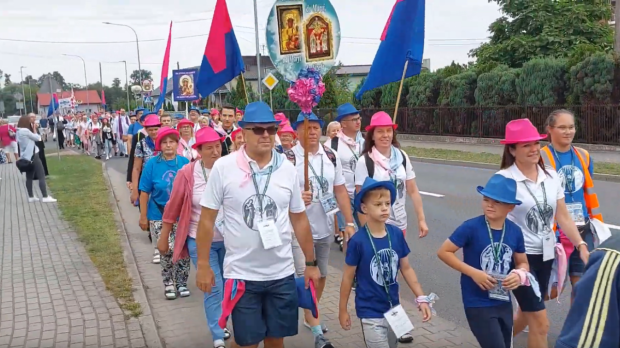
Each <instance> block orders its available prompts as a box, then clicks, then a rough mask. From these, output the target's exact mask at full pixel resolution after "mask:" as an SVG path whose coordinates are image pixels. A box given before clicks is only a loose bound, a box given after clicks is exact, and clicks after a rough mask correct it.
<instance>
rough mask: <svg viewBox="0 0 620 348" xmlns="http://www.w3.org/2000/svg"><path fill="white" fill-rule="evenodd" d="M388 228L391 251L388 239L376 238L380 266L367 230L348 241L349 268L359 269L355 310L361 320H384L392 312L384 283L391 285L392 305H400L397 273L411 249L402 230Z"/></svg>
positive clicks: (360, 231)
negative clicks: (385, 314) (401, 261)
mask: <svg viewBox="0 0 620 348" xmlns="http://www.w3.org/2000/svg"><path fill="white" fill-rule="evenodd" d="M385 227H386V230H387V233H389V234H390V238H391V240H392V249H390V248H389V243H388V236H387V235H386V236H385V237H383V238H374V237H373V239H372V240H373V243H374V244H375V248H376V249H377V254H378V255H379V258H380V260H378V262H377V260H376V258H375V252H374V251H373V249H372V245H371V243H370V238H369V237H368V232H366V229H365V228H362V229H360V230H359V231H357V233H355V234H354V235H353V237H352V238H351V239H350V240H349V246H348V248H347V256H346V258H345V262H346V263H347V265H349V266H355V267H357V269H356V271H355V276H356V277H357V288H356V289H355V310H356V311H357V317H358V318H360V319H377V318H383V314H384V313H385V312H387V311H389V310H390V302H389V301H388V297H387V294H386V293H385V287H384V286H383V280H384V279H385V280H387V282H388V285H389V288H388V289H389V292H390V299H391V301H392V305H393V306H396V305H398V304H399V303H400V302H399V296H398V280H397V279H398V271H399V270H400V259H402V258H404V257H407V255H409V246H408V245H407V242H406V241H405V236H404V235H403V231H402V230H401V229H399V228H398V227H396V226H393V225H385ZM379 272H381V273H379Z"/></svg>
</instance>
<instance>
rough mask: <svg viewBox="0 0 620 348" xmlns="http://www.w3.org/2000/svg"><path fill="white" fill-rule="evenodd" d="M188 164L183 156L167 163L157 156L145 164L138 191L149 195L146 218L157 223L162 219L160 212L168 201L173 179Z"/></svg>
mask: <svg viewBox="0 0 620 348" xmlns="http://www.w3.org/2000/svg"><path fill="white" fill-rule="evenodd" d="M188 163H189V160H188V159H187V158H185V157H183V156H176V158H175V159H173V160H169V161H166V160H164V159H163V158H161V157H159V156H157V157H153V158H151V159H150V160H149V161H148V162H146V165H145V166H144V168H143V169H142V176H141V177H140V187H139V189H140V191H142V192H145V193H148V194H149V195H150V196H149V204H148V207H147V212H146V217H147V218H148V219H149V220H152V221H158V220H161V219H162V212H161V211H162V210H163V208H164V207H165V206H166V203H168V200H169V199H170V193H171V192H172V183H173V182H174V178H175V177H176V176H177V172H178V171H179V169H181V168H182V167H183V166H184V165H186V164H188ZM160 208H161V210H160Z"/></svg>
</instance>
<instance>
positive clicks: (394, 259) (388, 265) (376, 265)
mask: <svg viewBox="0 0 620 348" xmlns="http://www.w3.org/2000/svg"><path fill="white" fill-rule="evenodd" d="M377 255H378V256H379V259H380V260H377V256H373V257H372V260H371V261H370V276H371V277H372V279H373V280H374V281H375V283H377V284H379V285H381V286H383V282H384V281H387V284H386V285H387V286H390V285H392V284H395V283H396V276H397V275H398V255H397V254H396V252H395V251H394V250H392V249H389V248H388V249H381V250H379V251H378V252H377Z"/></svg>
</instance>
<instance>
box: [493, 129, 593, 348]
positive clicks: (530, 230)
mask: <svg viewBox="0 0 620 348" xmlns="http://www.w3.org/2000/svg"><path fill="white" fill-rule="evenodd" d="M546 137H547V136H546V135H544V134H540V133H538V130H537V129H536V127H534V125H532V123H531V122H530V120H528V119H519V120H514V121H510V122H509V123H508V124H507V125H506V139H504V140H502V141H501V143H502V144H504V145H505V148H504V154H503V156H502V164H501V170H500V171H499V172H498V174H501V175H503V176H505V177H508V178H512V179H514V180H515V181H516V182H517V199H518V200H520V201H521V202H523V203H522V204H521V205H518V206H516V207H515V208H514V210H513V211H512V212H511V213H510V214H509V215H508V218H509V219H510V220H512V221H513V222H514V223H516V224H517V225H518V226H519V227H520V228H521V231H522V232H523V237H524V239H525V251H526V254H527V259H528V263H529V267H530V270H529V271H530V273H531V274H532V275H533V276H534V277H535V278H536V280H537V282H538V285H539V288H540V297H539V295H538V294H536V293H535V291H534V287H531V286H522V287H519V288H517V289H516V290H514V291H513V293H514V295H515V298H516V299H517V302H518V303H519V307H520V309H519V312H518V314H517V318H516V319H515V322H514V334H515V335H516V334H518V333H520V332H521V331H523V329H524V328H525V327H526V326H528V327H529V334H528V347H537V348H538V347H540V348H545V347H547V333H548V331H549V320H548V318H547V311H546V310H545V302H544V296H545V294H546V293H547V289H548V286H549V277H550V275H551V269H552V266H553V261H554V258H555V244H556V237H555V233H554V232H553V225H554V223H555V221H557V222H558V223H559V224H560V225H561V226H562V228H563V230H564V232H565V234H566V236H567V237H568V238H569V239H570V241H571V242H572V243H573V244H574V245H575V247H576V248H577V249H578V250H579V254H580V256H581V258H582V260H583V261H584V262H585V263H587V261H588V256H589V252H588V247H587V244H586V243H585V242H584V241H583V240H582V239H581V236H580V235H579V232H578V231H577V227H576V226H575V223H574V222H573V220H572V218H571V216H570V214H569V213H568V210H567V208H566V204H565V203H564V187H563V186H562V181H561V180H560V178H559V177H558V174H557V173H556V171H555V170H553V169H552V168H550V167H545V164H544V162H543V160H542V158H541V156H540V140H542V139H545V138H546Z"/></svg>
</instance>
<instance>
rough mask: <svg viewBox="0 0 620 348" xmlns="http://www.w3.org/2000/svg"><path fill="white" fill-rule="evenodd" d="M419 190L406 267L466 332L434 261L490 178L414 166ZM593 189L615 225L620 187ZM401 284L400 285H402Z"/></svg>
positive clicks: (120, 167) (556, 316) (455, 281)
mask: <svg viewBox="0 0 620 348" xmlns="http://www.w3.org/2000/svg"><path fill="white" fill-rule="evenodd" d="M126 163H127V161H126V159H124V158H114V159H111V160H109V161H108V165H109V166H110V167H111V168H113V169H114V170H117V171H119V172H121V173H125V170H126ZM414 169H415V172H416V175H417V179H416V180H417V182H418V186H419V188H420V190H421V191H424V192H428V193H430V194H435V195H424V196H423V201H424V211H425V214H426V219H427V224H428V226H429V229H430V233H429V235H428V236H427V237H426V238H423V239H419V238H418V236H417V233H416V231H415V228H413V227H414V226H417V221H416V218H415V213H414V212H413V211H414V210H413V206H412V204H411V202H410V201H409V202H408V205H407V211H408V212H409V226H410V228H409V231H408V233H407V242H408V243H409V247H410V249H411V254H410V256H409V259H410V262H411V264H412V266H413V267H414V269H415V270H416V272H417V274H418V277H419V279H420V282H421V284H422V286H423V288H424V289H425V291H426V292H427V293H429V292H435V293H436V294H437V295H439V297H440V300H439V301H438V302H437V304H436V306H435V308H436V309H437V313H438V315H439V316H440V317H442V318H444V319H446V320H450V321H452V322H454V323H456V324H457V325H460V326H463V327H468V325H467V320H466V319H465V314H464V311H463V306H462V301H461V293H460V285H459V283H460V280H459V274H458V273H457V272H455V271H453V270H452V269H450V268H448V267H447V266H446V265H444V264H443V263H442V262H441V261H439V259H438V258H437V256H436V252H437V250H438V248H439V246H440V245H441V244H442V243H443V242H444V241H445V240H446V238H447V237H448V236H449V235H450V234H451V233H452V232H453V231H454V230H455V228H456V227H458V225H460V224H461V223H462V222H463V221H465V220H467V219H469V218H472V217H475V216H477V215H480V214H481V213H482V211H481V207H480V204H481V198H480V195H479V194H478V193H477V191H476V187H477V186H478V185H484V184H485V183H486V181H487V180H488V178H490V177H491V175H492V174H493V173H494V171H493V170H488V169H479V168H468V167H457V166H449V165H439V164H429V163H420V162H414ZM595 185H596V189H597V192H598V195H599V200H600V202H601V207H602V212H603V216H605V217H606V218H607V221H606V222H607V223H609V224H613V225H620V217H619V216H617V215H614V214H613V213H614V207H615V205H614V204H617V197H618V193H619V192H620V183H612V182H606V181H597V182H596V183H595ZM436 195H443V197H436ZM330 264H331V265H332V266H334V267H338V268H342V267H343V265H344V254H343V253H341V252H340V251H339V250H338V247H337V246H336V244H334V245H333V247H332V253H331V257H330ZM403 283H404V282H402V283H401V284H403ZM569 293H570V289H567V291H565V292H564V294H563V296H562V297H561V299H560V302H561V304H558V303H557V302H555V301H554V302H548V306H547V307H548V313H549V318H550V321H551V330H550V333H549V341H550V344H553V342H555V340H556V338H557V336H558V335H559V333H560V331H561V328H562V324H563V323H564V319H565V317H566V314H567V312H568V309H569V304H570V298H569V297H570V296H569ZM402 296H403V298H404V299H406V300H408V301H411V302H413V301H414V300H415V297H414V296H413V294H412V293H411V291H410V290H409V289H408V288H403V290H402ZM525 342H526V337H525V335H524V334H522V335H520V336H519V337H517V339H516V340H515V347H525V346H526V344H525Z"/></svg>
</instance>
